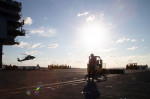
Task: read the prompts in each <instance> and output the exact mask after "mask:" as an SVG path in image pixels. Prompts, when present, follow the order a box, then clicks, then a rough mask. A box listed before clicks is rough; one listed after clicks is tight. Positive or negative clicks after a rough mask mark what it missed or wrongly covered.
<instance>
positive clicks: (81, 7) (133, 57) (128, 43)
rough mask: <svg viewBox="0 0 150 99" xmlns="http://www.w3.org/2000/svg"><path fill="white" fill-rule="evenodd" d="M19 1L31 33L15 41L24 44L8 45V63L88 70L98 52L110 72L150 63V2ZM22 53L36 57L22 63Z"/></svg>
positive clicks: (115, 0)
mask: <svg viewBox="0 0 150 99" xmlns="http://www.w3.org/2000/svg"><path fill="white" fill-rule="evenodd" d="M18 1H19V2H22V19H25V23H26V24H25V25H24V29H25V30H27V34H26V36H25V37H17V38H16V40H17V41H19V42H20V45H14V46H4V48H3V52H4V55H3V64H12V65H19V66H20V65H23V66H31V65H36V64H39V65H40V66H48V65H49V64H68V65H71V66H72V67H81V68H83V67H86V65H87V62H88V56H89V55H90V54H91V53H94V54H95V55H97V56H100V57H101V58H102V59H103V61H104V63H105V64H106V67H108V68H115V67H125V65H126V64H128V63H131V62H136V63H138V64H142V65H145V64H148V65H150V50H149V48H150V44H149V42H150V39H149V37H150V33H149V32H150V20H149V18H150V13H149V10H150V6H149V4H150V1H149V0H38V1H37V0H30V1H28V0H18ZM21 53H26V54H32V55H34V56H36V58H35V59H34V60H31V61H25V62H22V63H19V62H17V57H18V58H22V57H24V56H23V55H21Z"/></svg>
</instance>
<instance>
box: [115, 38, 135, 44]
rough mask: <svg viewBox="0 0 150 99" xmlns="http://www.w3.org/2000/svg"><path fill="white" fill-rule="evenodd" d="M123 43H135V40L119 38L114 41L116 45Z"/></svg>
mask: <svg viewBox="0 0 150 99" xmlns="http://www.w3.org/2000/svg"><path fill="white" fill-rule="evenodd" d="M125 41H131V42H136V41H137V40H136V39H129V38H120V39H118V40H117V41H116V43H123V42H125Z"/></svg>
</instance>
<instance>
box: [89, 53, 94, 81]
mask: <svg viewBox="0 0 150 99" xmlns="http://www.w3.org/2000/svg"><path fill="white" fill-rule="evenodd" d="M95 63H96V58H95V56H94V54H91V55H90V57H89V71H88V78H90V77H92V79H94V75H95Z"/></svg>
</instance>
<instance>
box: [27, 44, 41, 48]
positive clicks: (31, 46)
mask: <svg viewBox="0 0 150 99" xmlns="http://www.w3.org/2000/svg"><path fill="white" fill-rule="evenodd" d="M40 45H41V43H36V44H33V45H30V46H28V48H29V49H30V48H36V47H38V46H40Z"/></svg>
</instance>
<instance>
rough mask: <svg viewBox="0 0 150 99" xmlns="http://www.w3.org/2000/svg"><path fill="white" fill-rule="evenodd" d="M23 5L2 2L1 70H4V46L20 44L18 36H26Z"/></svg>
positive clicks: (0, 33)
mask: <svg viewBox="0 0 150 99" xmlns="http://www.w3.org/2000/svg"><path fill="white" fill-rule="evenodd" d="M21 10H22V3H21V2H17V1H13V0H0V68H2V65H3V64H2V55H3V45H14V44H19V42H17V41H16V40H15V38H16V37H17V36H25V30H24V29H22V27H23V25H24V20H22V21H21Z"/></svg>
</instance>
